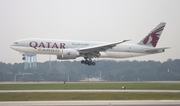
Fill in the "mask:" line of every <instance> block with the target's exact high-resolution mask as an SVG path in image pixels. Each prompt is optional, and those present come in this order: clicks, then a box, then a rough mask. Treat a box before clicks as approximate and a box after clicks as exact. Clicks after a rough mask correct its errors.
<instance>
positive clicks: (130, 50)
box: [11, 38, 161, 58]
mask: <svg viewBox="0 0 180 106" xmlns="http://www.w3.org/2000/svg"><path fill="white" fill-rule="evenodd" d="M106 43H107V42H93V41H77V40H59V39H58V40H56V39H39V38H32V39H23V40H18V41H16V42H14V43H13V44H12V45H11V48H12V49H14V50H16V51H19V52H22V53H32V54H51V55H57V56H59V55H62V50H63V49H74V50H77V51H78V49H79V48H85V47H88V46H96V45H100V44H106ZM151 48H153V47H148V46H145V45H138V44H129V43H122V44H118V45H116V46H115V47H113V48H112V49H108V50H106V51H101V52H100V58H128V57H136V56H143V55H148V54H154V53H160V52H161V51H159V52H154V53H147V52H145V50H146V49H151ZM78 57H81V55H79V56H78Z"/></svg>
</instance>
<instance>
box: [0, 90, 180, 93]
mask: <svg viewBox="0 0 180 106" xmlns="http://www.w3.org/2000/svg"><path fill="white" fill-rule="evenodd" d="M11 92H19V93H21V92H30V93H32V92H169V93H179V92H180V90H0V93H11Z"/></svg>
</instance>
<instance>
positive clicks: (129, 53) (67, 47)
mask: <svg viewBox="0 0 180 106" xmlns="http://www.w3.org/2000/svg"><path fill="white" fill-rule="evenodd" d="M165 25H166V23H165V22H161V23H160V24H158V25H157V26H156V27H155V28H154V29H153V30H152V31H151V32H149V33H148V34H147V35H146V36H145V37H144V38H143V39H142V40H141V41H140V42H138V43H137V44H130V43H127V41H129V40H122V41H118V42H111V43H109V42H95V41H79V40H61V39H43V38H27V39H22V40H17V41H15V42H13V44H12V45H11V46H10V47H11V48H12V49H14V50H16V51H19V52H20V53H23V54H25V53H31V54H48V55H56V56H57V59H60V60H66V59H76V58H77V57H84V60H82V61H81V63H82V64H85V65H89V66H94V65H96V63H95V62H94V61H92V58H129V57H137V56H144V55H150V54H156V53H162V52H164V51H165V49H168V48H169V47H162V48H156V45H157V43H158V41H159V39H160V36H161V33H162V32H163V30H164V27H165ZM22 59H23V60H25V59H26V58H25V57H23V58H22Z"/></svg>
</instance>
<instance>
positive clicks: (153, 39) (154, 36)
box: [143, 25, 165, 47]
mask: <svg viewBox="0 0 180 106" xmlns="http://www.w3.org/2000/svg"><path fill="white" fill-rule="evenodd" d="M164 27H165V25H164V26H162V27H160V28H158V29H156V30H154V31H152V32H151V33H149V35H148V36H147V37H146V38H145V39H144V40H143V44H150V43H151V44H152V46H153V47H156V44H157V42H158V40H159V37H160V34H161V32H162V30H163V29H164Z"/></svg>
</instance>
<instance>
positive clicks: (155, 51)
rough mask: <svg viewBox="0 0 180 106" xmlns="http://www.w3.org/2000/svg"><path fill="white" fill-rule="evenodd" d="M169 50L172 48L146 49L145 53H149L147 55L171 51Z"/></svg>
mask: <svg viewBox="0 0 180 106" xmlns="http://www.w3.org/2000/svg"><path fill="white" fill-rule="evenodd" d="M169 48H170V47H163V48H153V49H145V52H147V53H158V52H164V50H165V49H169Z"/></svg>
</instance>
